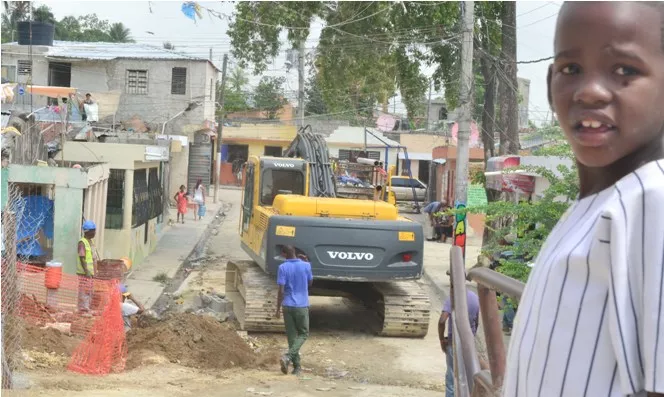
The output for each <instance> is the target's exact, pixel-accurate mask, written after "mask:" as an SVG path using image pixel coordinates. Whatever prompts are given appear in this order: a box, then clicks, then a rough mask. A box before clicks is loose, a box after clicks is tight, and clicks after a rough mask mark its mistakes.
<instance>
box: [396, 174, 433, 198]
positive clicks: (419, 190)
mask: <svg viewBox="0 0 664 397" xmlns="http://www.w3.org/2000/svg"><path fill="white" fill-rule="evenodd" d="M390 181H391V182H392V191H393V192H394V195H395V196H396V199H397V201H415V199H414V198H413V187H414V188H415V196H416V197H417V201H418V202H419V203H423V202H424V200H425V198H426V194H427V185H425V184H424V183H422V182H421V181H420V180H419V179H415V178H413V179H411V178H409V177H407V176H393V177H391V178H390Z"/></svg>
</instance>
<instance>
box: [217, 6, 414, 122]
mask: <svg viewBox="0 0 664 397" xmlns="http://www.w3.org/2000/svg"><path fill="white" fill-rule="evenodd" d="M275 6H276V7H278V12H275V8H274V7H275ZM392 8H397V7H394V3H389V2H371V3H362V2H335V3H328V2H273V3H265V2H239V3H238V4H237V5H236V8H235V19H234V20H233V22H231V24H230V27H229V30H228V34H229V36H230V37H231V45H232V47H233V55H234V56H235V57H236V58H237V59H238V60H239V61H240V63H241V66H243V67H245V66H248V65H252V66H253V67H254V72H255V73H256V74H260V73H262V72H263V71H264V70H265V68H266V67H267V61H268V60H270V59H272V58H273V57H275V56H276V55H277V54H278V53H279V52H280V50H281V49H282V45H281V42H280V35H281V33H283V32H285V33H286V36H287V41H288V45H289V47H290V48H297V47H298V45H299V44H300V43H302V42H303V41H304V40H305V39H306V38H307V37H308V36H309V31H310V26H311V23H312V22H313V21H314V20H316V19H321V20H323V21H324V23H325V25H326V26H325V28H324V29H323V31H322V33H321V39H320V43H319V46H318V49H317V51H316V52H317V56H316V57H315V60H314V65H315V68H316V71H317V75H318V79H319V80H318V85H319V87H320V90H321V92H322V93H323V100H324V101H325V104H326V108H327V110H328V111H329V112H334V113H339V114H343V113H348V114H353V115H355V116H358V117H370V116H371V115H372V109H373V107H374V106H375V104H376V103H386V102H387V100H388V98H390V97H391V96H392V95H393V93H394V92H395V90H396V89H397V88H399V89H400V90H401V94H402V97H403V98H404V102H405V103H406V105H407V108H408V111H409V113H412V114H414V112H415V111H416V110H417V109H416V107H417V106H419V105H421V104H420V103H419V102H420V99H421V97H422V94H423V92H424V91H425V90H426V88H427V82H426V81H425V79H424V77H423V76H422V75H421V74H420V73H419V69H418V68H417V63H416V61H415V60H414V58H412V57H411V54H410V53H409V51H410V49H409V48H408V46H407V45H406V44H405V43H404V44H401V45H397V44H395V43H393V40H391V39H390V35H391V33H390V28H391V26H392V22H391V9H392ZM372 37H380V39H378V40H373V39H372ZM402 66H403V67H402ZM401 67H402V68H401Z"/></svg>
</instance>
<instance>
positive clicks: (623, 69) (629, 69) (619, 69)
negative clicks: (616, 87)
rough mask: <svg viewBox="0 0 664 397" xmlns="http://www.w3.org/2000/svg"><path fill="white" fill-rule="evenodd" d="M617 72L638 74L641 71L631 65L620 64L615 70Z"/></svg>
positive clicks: (629, 74)
mask: <svg viewBox="0 0 664 397" xmlns="http://www.w3.org/2000/svg"><path fill="white" fill-rule="evenodd" d="M615 72H616V74H618V75H620V76H636V75H637V74H639V71H638V70H636V69H635V68H632V67H629V66H619V67H617V68H616V70H615Z"/></svg>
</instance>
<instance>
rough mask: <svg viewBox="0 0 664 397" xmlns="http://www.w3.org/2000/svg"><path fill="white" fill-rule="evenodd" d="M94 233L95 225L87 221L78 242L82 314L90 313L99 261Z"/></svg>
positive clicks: (79, 304) (79, 288) (79, 303)
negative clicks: (96, 266)
mask: <svg viewBox="0 0 664 397" xmlns="http://www.w3.org/2000/svg"><path fill="white" fill-rule="evenodd" d="M96 232H97V225H95V223H94V222H93V221H91V220H87V221H85V222H83V237H81V239H80V240H79V241H78V267H77V269H76V274H77V275H78V309H79V311H80V312H81V313H84V314H87V313H88V312H89V311H90V301H91V300H92V291H93V277H94V274H95V265H96V263H97V261H98V260H99V256H98V255H97V250H96V249H95V246H94V242H93V239H94V237H95V234H96Z"/></svg>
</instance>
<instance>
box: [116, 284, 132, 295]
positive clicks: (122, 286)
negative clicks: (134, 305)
mask: <svg viewBox="0 0 664 397" xmlns="http://www.w3.org/2000/svg"><path fill="white" fill-rule="evenodd" d="M118 288H119V289H120V293H121V294H122V296H128V295H130V293H129V290H128V289H127V286H126V285H125V284H120V285H118Z"/></svg>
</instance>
